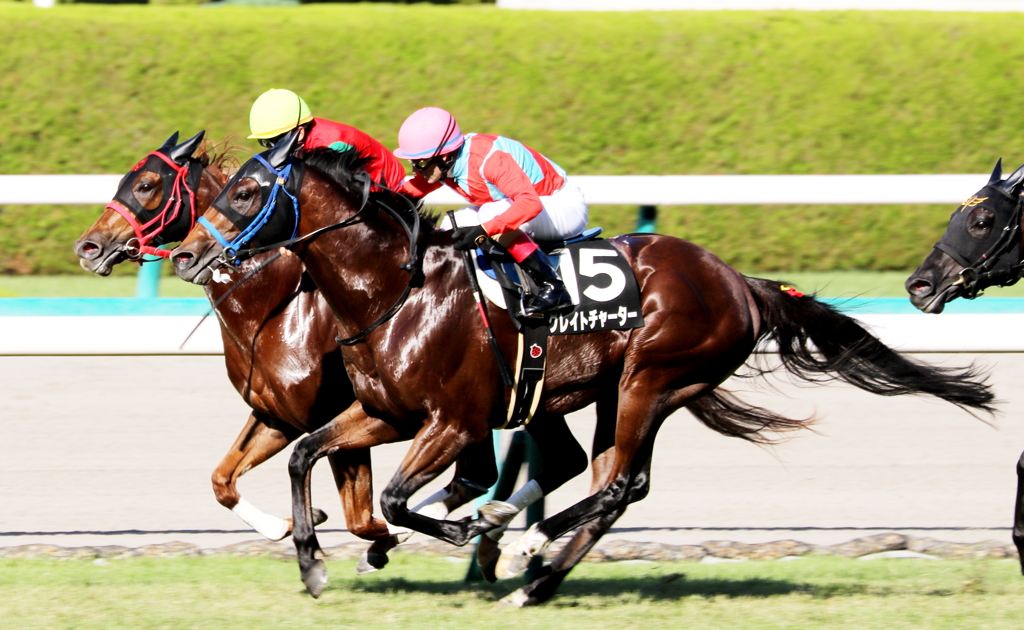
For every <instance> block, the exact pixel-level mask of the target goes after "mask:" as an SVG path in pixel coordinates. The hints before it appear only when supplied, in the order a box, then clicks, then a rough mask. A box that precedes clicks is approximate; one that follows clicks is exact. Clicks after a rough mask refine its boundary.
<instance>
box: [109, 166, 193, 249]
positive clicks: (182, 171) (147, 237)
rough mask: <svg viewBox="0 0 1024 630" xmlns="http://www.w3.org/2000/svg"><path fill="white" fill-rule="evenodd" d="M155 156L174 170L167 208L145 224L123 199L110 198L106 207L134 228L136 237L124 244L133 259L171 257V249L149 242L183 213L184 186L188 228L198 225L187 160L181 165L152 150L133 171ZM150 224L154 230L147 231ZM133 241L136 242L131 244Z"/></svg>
mask: <svg viewBox="0 0 1024 630" xmlns="http://www.w3.org/2000/svg"><path fill="white" fill-rule="evenodd" d="M154 155H155V156H156V157H158V158H160V159H161V160H163V161H164V162H165V163H166V164H167V165H168V166H170V167H171V168H173V169H174V172H175V176H174V184H173V185H172V187H171V196H170V198H169V199H168V200H167V203H166V204H164V207H163V209H162V210H161V211H160V214H158V215H157V216H155V217H154V218H153V219H152V220H150V221H148V222H146V223H145V224H144V225H143V224H140V223H139V222H138V221H137V220H136V219H135V215H134V214H133V213H132V211H131V210H129V209H128V208H126V207H124V205H123V204H122V203H121V202H119V201H117V200H116V199H114V200H111V202H110V203H108V204H107V207H106V209H107V210H113V211H114V212H116V213H118V214H119V215H121V217H122V218H124V220H125V221H127V222H128V225H130V226H132V229H133V230H135V238H131V239H128V242H127V243H125V253H126V254H127V255H128V257H129V258H131V259H132V260H139V259H140V258H141V257H142V256H143V255H144V254H150V255H152V256H160V257H162V258H169V257H170V255H171V252H170V251H169V250H166V249H158V248H156V247H153V246H151V245H148V243H149V242H151V241H152V240H153V239H154V238H156V236H157V235H159V234H160V233H161V232H163V231H164V228H165V227H167V225H169V224H170V223H173V222H174V221H175V220H177V218H178V215H179V213H180V212H181V204H182V201H183V200H184V195H182V194H181V191H182V189H184V191H185V193H187V194H188V200H189V224H188V229H189V231H191V230H192V228H193V227H195V224H196V194H195V192H194V191H193V190H192V189H191V188H189V186H188V181H186V178H187V177H188V169H189V164H188V163H186V164H185V165H184V166H179V165H178V164H177V163H175V161H174V160H172V159H171V158H169V157H167V156H166V155H164V154H163V153H160V152H159V151H153V152H152V153H150V154H149V155H147V156H146V157H144V158H142V161H140V162H139V163H138V165H136V167H135V168H134V169H132V170H137V169H139V168H141V167H142V165H143V164H144V163H145V161H146V160H147V159H148V158H149V157H150V156H154ZM154 224H156V227H153V226H154ZM151 227H153V229H152V230H151V231H150V232H146V230H147V229H149V228H151ZM132 241H135V242H134V243H132Z"/></svg>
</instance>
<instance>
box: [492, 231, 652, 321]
mask: <svg viewBox="0 0 1024 630" xmlns="http://www.w3.org/2000/svg"><path fill="white" fill-rule="evenodd" d="M552 255H553V256H557V257H558V275H559V276H560V277H561V278H562V281H563V282H564V283H565V288H566V290H567V291H568V292H569V295H571V296H572V303H573V305H574V306H575V308H574V309H573V311H572V312H571V313H568V314H565V315H559V316H556V317H552V318H551V320H550V321H549V326H550V330H549V333H550V334H552V335H571V334H578V333H588V332H596V331H600V330H629V329H631V328H642V327H643V325H644V317H643V313H641V311H640V290H639V288H638V287H637V284H636V278H635V277H634V276H633V270H632V269H631V268H630V266H629V265H628V264H627V263H626V260H625V259H624V258H623V257H622V256H621V255H620V254H619V250H617V249H615V247H614V246H613V245H612V244H611V243H609V242H608V241H605V240H590V241H582V242H578V243H570V244H568V245H566V246H565V247H564V248H562V249H561V250H560V251H559V252H557V253H555V254H552ZM473 263H474V265H475V267H476V275H477V280H478V281H479V283H480V289H481V290H482V291H483V294H484V296H485V297H486V298H487V300H488V301H489V302H491V303H492V304H494V305H495V306H497V307H498V308H501V309H504V310H506V311H507V310H508V306H507V302H506V299H505V291H504V290H503V288H502V287H501V285H500V284H499V283H498V281H497V280H496V278H495V273H494V270H493V269H491V265H490V262H489V261H488V260H487V259H486V258H485V257H484V255H483V253H482V252H481V251H480V250H477V251H476V256H474V257H473ZM504 270H505V272H506V273H507V274H508V275H510V276H512V277H514V276H515V268H514V267H513V266H512V265H506V266H505V267H504Z"/></svg>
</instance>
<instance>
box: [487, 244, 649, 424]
mask: <svg viewBox="0 0 1024 630" xmlns="http://www.w3.org/2000/svg"><path fill="white" fill-rule="evenodd" d="M601 232H602V229H601V228H591V229H589V230H586V231H584V232H583V233H581V234H578V235H576V236H574V237H572V238H569V239H566V240H564V241H555V242H551V241H540V242H538V245H539V246H540V247H541V249H543V250H544V252H545V253H546V254H548V255H549V256H552V257H554V258H556V259H558V260H559V275H560V276H561V279H562V281H563V282H564V283H565V285H566V290H567V291H569V293H570V295H572V297H573V305H574V309H573V311H572V312H570V313H568V314H565V315H558V316H554V317H530V316H526V315H525V314H524V313H523V310H524V309H523V297H524V295H525V294H526V293H528V292H533V291H537V287H536V285H535V284H534V283H533V281H532V280H531V279H530V277H529V276H528V274H526V273H523V272H522V271H521V270H520V269H519V267H518V266H517V265H516V263H515V261H514V260H513V258H512V256H511V255H510V254H509V253H508V252H507V251H506V250H505V249H504V248H502V247H501V246H500V245H498V244H497V243H494V242H493V241H488V242H485V243H484V247H485V248H486V249H487V252H486V255H485V253H484V252H483V251H482V250H481V249H477V250H476V255H475V256H474V257H473V262H474V266H475V267H476V270H475V271H476V274H477V280H478V283H479V285H480V288H481V291H482V293H483V294H484V296H485V297H486V298H487V300H488V301H489V302H491V303H492V304H494V305H495V306H497V307H499V308H501V309H503V310H505V311H506V312H507V313H508V315H509V317H511V319H512V322H513V323H514V324H515V326H516V329H517V330H518V331H519V343H518V348H517V353H516V354H517V357H516V369H515V372H514V374H515V381H514V383H515V384H514V386H513V388H512V399H511V401H510V403H509V407H508V414H507V418H506V421H505V424H504V425H502V426H500V427H494V428H503V429H513V428H516V427H519V426H522V425H525V424H527V423H529V421H530V419H531V418H532V417H533V414H534V412H535V411H536V409H537V406H538V404H539V402H540V393H541V390H542V389H543V384H544V374H545V369H546V365H547V346H548V337H549V336H550V335H553V334H575V333H584V332H594V331H598V330H615V329H618V330H624V329H629V328H639V327H642V326H643V325H644V322H643V315H642V314H641V313H640V292H639V289H638V288H637V284H636V279H635V278H634V277H633V273H632V270H631V269H630V268H629V265H628V264H627V263H626V261H625V260H623V259H622V257H621V256H620V255H619V253H618V250H616V249H615V248H614V247H613V246H612V244H611V243H609V242H607V241H604V240H603V239H598V238H597V237H598V235H599V234H600V233H601ZM598 260H600V262H597V261H598ZM593 280H597V281H596V282H594V281H593Z"/></svg>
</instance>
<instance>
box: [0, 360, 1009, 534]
mask: <svg viewBox="0 0 1024 630" xmlns="http://www.w3.org/2000/svg"><path fill="white" fill-rule="evenodd" d="M918 358H922V359H924V360H927V361H930V362H933V363H942V364H945V365H963V364H966V363H968V362H970V361H972V360H973V361H977V362H978V363H979V364H980V365H983V366H987V367H989V368H991V370H992V382H993V383H994V385H995V387H996V393H997V395H998V397H999V398H1000V399H1001V400H1003V401H1004V404H1003V405H1002V406H1001V409H1002V413H1000V414H999V415H998V416H997V417H996V418H995V419H993V423H994V425H995V426H994V427H993V426H988V425H986V424H985V423H984V422H981V421H979V420H977V419H975V418H972V417H971V416H970V415H968V414H967V413H965V412H963V411H961V410H959V409H957V408H956V407H953V406H952V405H949V404H946V403H941V402H936V401H931V400H926V399H919V398H909V397H903V398H882V397H878V396H872V395H870V394H866V393H863V392H860V391H859V390H855V389H853V388H851V387H848V386H845V385H839V384H833V385H828V386H824V387H810V388H808V387H794V386H793V385H791V384H787V383H785V382H783V383H779V382H776V385H777V387H778V388H779V389H778V391H772V390H770V389H765V388H764V387H760V388H757V390H756V391H754V392H752V393H743V392H751V388H752V384H751V382H750V381H730V382H729V383H727V385H726V386H727V387H728V388H730V389H733V390H734V391H737V392H738V393H741V395H742V397H743V398H744V399H745V400H748V401H750V402H752V403H755V404H759V405H762V406H766V407H768V408H770V409H772V410H774V411H776V412H782V413H788V414H790V415H795V416H807V415H811V414H814V415H816V416H817V417H818V418H819V422H818V424H817V426H816V429H817V434H815V433H812V432H803V433H801V434H798V435H797V436H795V437H794V438H792V439H790V440H789V441H787V442H785V443H783V444H782V445H779V446H776V447H772V448H762V447H758V446H754V445H751V444H748V443H745V442H742V441H740V440H736V439H729V438H726V437H723V436H720V435H718V434H716V433H713V432H711V431H710V430H708V429H706V428H704V427H703V426H702V425H700V424H699V423H698V422H697V421H696V420H694V419H693V417H692V416H690V415H689V414H688V413H686V412H680V413H677V414H675V415H674V416H672V417H671V418H670V419H669V420H668V421H667V423H666V425H665V427H664V428H663V429H662V431H661V434H660V436H659V439H658V442H657V447H656V449H655V455H654V468H653V476H652V479H653V483H652V490H651V494H650V495H649V496H648V497H647V499H645V500H644V501H642V502H640V503H638V504H635V505H633V506H631V507H630V508H629V510H628V511H627V512H626V514H625V516H624V517H623V518H622V519H621V520H620V521H619V522H618V523H617V525H616V529H615V530H613V533H612V534H610V535H609V538H626V539H632V540H650V541H659V542H668V543H674V544H689V543H696V542H701V541H705V540H712V539H719V540H737V541H742V542H751V543H752V542H764V541H768V540H776V539H783V538H795V539H797V540H803V541H806V542H811V543H818V544H832V543H838V542H843V541H846V540H849V539H851V538H855V537H858V536H864V535H870V534H874V533H878V532H879V531H899V532H906V533H912V534H914V535H919V536H920V535H924V536H932V537H934V538H938V539H940V540H951V541H965V542H968V541H970V542H973V541H978V540H984V539H990V538H992V539H996V540H999V541H1002V542H1009V541H1010V532H1009V527H1010V525H1011V519H1012V510H1013V502H1014V492H1015V483H1016V477H1015V464H1016V462H1017V459H1018V457H1019V456H1020V453H1021V450H1022V449H1024V392H1022V391H1021V388H1020V387H1019V386H1018V385H1019V384H1020V383H1022V382H1024V355H1016V354H985V355H975V356H971V355H962V354H961V355H919V356H918ZM0 374H2V376H3V388H2V393H0V396H2V401H3V404H2V408H3V418H2V421H0V427H2V431H0V546H9V545H22V544H29V543H37V542H47V543H52V544H58V545H65V546H77V545H87V544H119V545H125V546H139V545H144V544H149V543H157V542H166V541H169V540H182V541H187V542H193V543H195V544H199V545H200V546H210V547H213V546H220V545H224V544H229V543H233V542H238V541H241V540H251V539H253V538H256V537H258V535H256V534H254V533H253V532H251V531H248V530H246V526H245V525H244V523H242V522H241V521H240V520H238V519H237V518H236V517H235V516H234V515H232V514H231V513H230V512H229V511H228V510H226V509H224V508H222V507H221V506H219V505H218V504H217V503H216V501H215V500H214V498H213V493H212V491H211V488H210V482H209V479H210V473H211V472H212V471H213V468H214V466H215V465H216V464H217V463H218V461H219V460H220V458H221V457H222V456H223V454H224V453H226V452H227V450H228V448H229V446H230V445H231V443H232V441H233V440H234V438H235V436H236V435H237V432H238V431H239V430H240V429H241V427H242V425H243V423H244V421H245V419H246V416H247V413H248V412H247V409H246V407H245V405H244V404H243V402H242V400H241V398H240V397H239V396H238V394H237V393H235V392H234V390H233V389H232V388H231V386H230V384H229V383H228V380H227V377H226V374H225V370H224V367H223V359H222V358H221V357H209V356H206V357H0ZM570 423H571V426H572V427H573V430H574V432H575V433H576V435H577V437H578V438H579V439H580V441H581V443H582V444H583V445H584V447H586V448H587V449H588V450H589V446H590V432H591V431H592V427H593V411H592V409H589V408H588V409H584V410H582V411H581V412H578V413H576V414H574V415H573V416H572V417H571V419H570ZM406 448H407V444H397V445H388V446H384V447H380V448H379V449H377V450H375V454H374V470H375V475H376V484H375V487H376V489H377V490H378V492H379V490H380V488H383V487H384V485H385V483H386V482H387V479H388V478H390V476H391V474H392V473H393V472H394V470H395V468H396V467H397V465H398V462H399V461H400V459H401V457H402V456H403V455H404V453H405V450H406ZM288 452H290V451H286V452H285V453H282V454H280V455H278V456H277V457H275V458H274V459H272V460H271V461H270V462H268V463H267V464H264V465H263V466H262V467H260V468H258V469H256V470H254V471H252V472H250V473H249V474H248V475H246V476H245V477H244V478H243V479H242V481H241V483H240V489H241V492H242V495H243V496H244V497H246V498H247V499H248V500H249V501H251V502H252V503H254V504H255V505H257V506H259V507H260V508H262V509H264V510H265V511H267V512H270V513H274V514H277V515H278V516H289V515H290V502H289V492H288V478H287V471H286V466H287V454H288ZM449 477H450V473H445V474H444V475H443V476H442V478H441V479H442V480H441V481H440V482H439V483H435V484H433V485H432V486H430V488H432V487H436V486H437V485H440V483H445V482H447V480H448V479H449ZM588 486H589V475H584V476H581V477H579V478H577V479H575V480H573V481H572V482H570V483H569V484H567V485H566V486H565V487H563V488H562V489H561V490H559V491H558V492H556V493H555V494H554V495H552V496H551V497H549V499H548V504H547V507H548V514H553V513H554V512H555V511H556V510H559V509H562V508H564V507H567V506H568V505H570V504H572V503H574V502H575V501H578V500H580V499H582V498H584V496H586V494H587V489H588ZM426 492H429V488H428V490H427V491H425V492H424V493H423V494H421V495H419V496H426ZM313 496H314V502H315V504H316V505H318V506H320V507H322V508H324V509H325V510H326V511H327V512H328V513H329V514H330V515H331V517H332V518H331V520H330V521H329V522H328V523H327V524H325V525H324V526H323V529H324V530H326V531H325V533H324V534H323V535H322V536H321V541H322V542H323V543H324V544H325V546H326V545H330V544H338V543H340V542H343V541H347V540H350V539H351V538H350V537H349V535H348V534H347V533H346V532H344V531H342V530H343V528H344V519H343V517H342V514H341V509H340V505H339V503H338V500H337V497H336V495H335V492H334V489H333V483H332V480H331V475H330V471H329V469H328V467H327V466H326V465H320V466H318V467H317V469H316V470H315V471H314V487H313ZM72 532H79V533H78V534H71V533H72Z"/></svg>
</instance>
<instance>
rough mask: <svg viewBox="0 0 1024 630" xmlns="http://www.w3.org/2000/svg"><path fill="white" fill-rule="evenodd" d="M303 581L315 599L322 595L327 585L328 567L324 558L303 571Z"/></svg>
mask: <svg viewBox="0 0 1024 630" xmlns="http://www.w3.org/2000/svg"><path fill="white" fill-rule="evenodd" d="M302 583H303V584H305V585H306V590H308V591H309V594H310V595H312V596H313V598H314V599H316V598H318V597H320V594H321V593H323V592H324V588H326V586H327V567H326V566H325V565H324V563H323V560H316V561H315V562H313V564H312V565H311V566H310V567H309V568H308V569H306V570H305V571H303V572H302Z"/></svg>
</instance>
